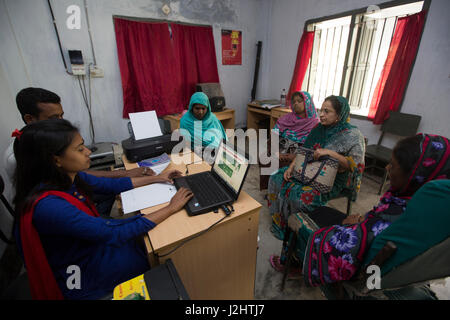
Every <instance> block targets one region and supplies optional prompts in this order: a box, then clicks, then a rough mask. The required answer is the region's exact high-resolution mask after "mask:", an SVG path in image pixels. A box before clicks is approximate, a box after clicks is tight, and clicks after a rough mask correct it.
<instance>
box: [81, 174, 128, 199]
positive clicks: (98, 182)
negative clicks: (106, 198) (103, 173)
mask: <svg viewBox="0 0 450 320" xmlns="http://www.w3.org/2000/svg"><path fill="white" fill-rule="evenodd" d="M78 176H79V177H80V178H81V179H83V180H84V181H85V182H86V183H87V184H89V185H90V186H91V187H92V189H93V191H94V193H102V194H119V193H121V192H124V191H128V190H131V189H133V184H132V183H131V178H129V177H124V178H103V177H96V176H93V175H91V174H88V173H86V172H79V173H78Z"/></svg>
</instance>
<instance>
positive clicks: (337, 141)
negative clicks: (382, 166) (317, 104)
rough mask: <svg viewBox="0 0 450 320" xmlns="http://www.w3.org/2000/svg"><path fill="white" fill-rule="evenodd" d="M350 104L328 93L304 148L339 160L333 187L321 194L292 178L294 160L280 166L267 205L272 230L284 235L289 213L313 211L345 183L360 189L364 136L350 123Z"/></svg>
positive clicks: (280, 235)
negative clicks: (317, 121)
mask: <svg viewBox="0 0 450 320" xmlns="http://www.w3.org/2000/svg"><path fill="white" fill-rule="evenodd" d="M349 114H350V106H349V104H348V101H347V99H345V98H344V97H340V96H339V97H337V96H329V97H327V98H326V99H325V101H324V102H323V104H322V108H321V110H320V123H319V124H318V125H317V126H316V127H315V128H314V129H312V131H311V132H310V134H309V135H308V137H307V139H306V141H305V143H304V145H303V147H305V148H309V149H314V150H315V152H314V158H315V159H318V158H320V157H322V156H325V155H328V156H331V157H333V158H335V159H337V160H338V161H339V169H338V173H337V175H336V179H335V181H334V184H333V188H332V190H331V191H330V192H329V193H320V192H319V191H317V190H313V189H312V188H311V187H309V186H304V185H302V184H301V183H300V182H298V181H297V180H295V179H292V178H291V174H292V171H293V167H294V161H295V159H294V161H293V162H292V164H291V165H290V166H289V167H284V168H280V169H279V170H278V171H277V172H276V173H274V174H273V175H272V176H271V177H270V180H269V187H268V204H269V211H270V214H271V215H272V220H273V222H272V228H271V231H272V233H273V234H274V236H276V237H277V238H279V239H283V238H284V231H285V229H286V227H287V221H288V218H289V215H290V214H292V213H296V212H299V211H303V212H312V211H313V210H314V209H316V208H318V207H321V206H324V205H326V203H327V202H328V201H329V200H330V199H332V198H334V197H336V196H337V195H338V194H340V193H341V191H342V189H343V188H344V187H346V186H351V185H352V184H354V183H356V185H355V186H354V187H356V188H357V189H359V186H360V182H361V176H362V172H363V169H364V152H365V150H364V149H365V146H364V137H363V135H362V134H361V132H360V131H359V130H358V128H356V127H355V126H353V125H351V124H350V122H349V121H350V117H349Z"/></svg>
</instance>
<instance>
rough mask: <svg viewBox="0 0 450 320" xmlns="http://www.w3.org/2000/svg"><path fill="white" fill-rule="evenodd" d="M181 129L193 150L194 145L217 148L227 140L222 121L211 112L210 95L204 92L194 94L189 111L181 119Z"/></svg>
mask: <svg viewBox="0 0 450 320" xmlns="http://www.w3.org/2000/svg"><path fill="white" fill-rule="evenodd" d="M180 129H181V130H180V131H181V134H182V135H183V136H185V137H186V138H189V140H190V142H191V148H192V149H193V150H194V146H202V147H206V146H209V145H211V146H212V147H214V148H217V147H218V146H219V144H220V142H221V141H222V140H223V139H225V140H227V135H226V134H225V130H224V128H223V126H222V123H221V122H220V121H219V119H217V117H216V116H215V114H214V113H212V112H211V105H210V104H209V99H208V96H207V95H206V94H204V93H203V92H196V93H194V94H193V95H192V97H191V100H190V102H189V109H188V112H186V113H185V114H184V115H183V117H182V118H181V120H180Z"/></svg>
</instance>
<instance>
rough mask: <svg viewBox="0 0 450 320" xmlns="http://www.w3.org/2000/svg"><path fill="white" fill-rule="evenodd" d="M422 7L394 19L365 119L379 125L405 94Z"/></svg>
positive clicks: (421, 24) (420, 27) (420, 32)
mask: <svg viewBox="0 0 450 320" xmlns="http://www.w3.org/2000/svg"><path fill="white" fill-rule="evenodd" d="M425 16H426V10H423V11H421V12H419V13H416V14H413V15H411V16H408V17H404V18H400V19H398V21H397V26H396V28H395V32H394V36H393V38H392V41H391V46H390V47H389V52H388V55H387V58H386V62H385V63H384V67H383V71H382V72H381V76H380V79H379V80H378V83H377V86H376V88H375V91H374V94H373V97H372V101H371V103H370V109H369V115H368V118H369V119H373V123H374V124H381V123H383V122H384V121H385V120H386V119H387V118H389V111H398V110H399V107H400V103H401V102H402V99H403V95H404V93H405V89H406V84H407V82H408V78H409V75H410V72H411V68H412V64H413V62H414V59H415V57H416V54H417V50H418V47H419V42H420V37H421V34H422V29H423V25H424V22H425Z"/></svg>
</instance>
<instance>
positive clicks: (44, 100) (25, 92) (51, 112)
mask: <svg viewBox="0 0 450 320" xmlns="http://www.w3.org/2000/svg"><path fill="white" fill-rule="evenodd" d="M16 104H17V108H18V109H19V112H20V114H21V116H22V120H23V122H24V123H25V124H30V123H32V122H37V121H41V120H48V119H62V118H63V115H64V110H63V108H62V105H61V98H60V97H59V96H58V95H57V94H56V93H54V92H51V91H49V90H46V89H42V88H33V87H29V88H25V89H22V90H21V91H19V93H18V94H17V96H16ZM13 142H14V141H12V142H11V144H10V145H9V147H8V148H7V149H6V151H5V155H4V162H5V171H6V174H7V177H8V179H9V182H10V184H12V180H13V176H14V170H15V169H16V159H15V157H14V150H13ZM85 172H86V173H89V174H91V175H94V176H97V177H106V178H122V177H130V178H132V177H139V176H145V175H154V172H153V170H151V169H149V168H136V169H133V170H128V171H126V170H113V171H105V170H86V171H85ZM94 201H95V203H96V206H97V210H98V211H99V213H100V214H101V215H102V216H109V214H110V211H111V208H112V205H113V203H114V198H111V197H109V196H108V197H107V198H105V197H104V196H103V195H94Z"/></svg>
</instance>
